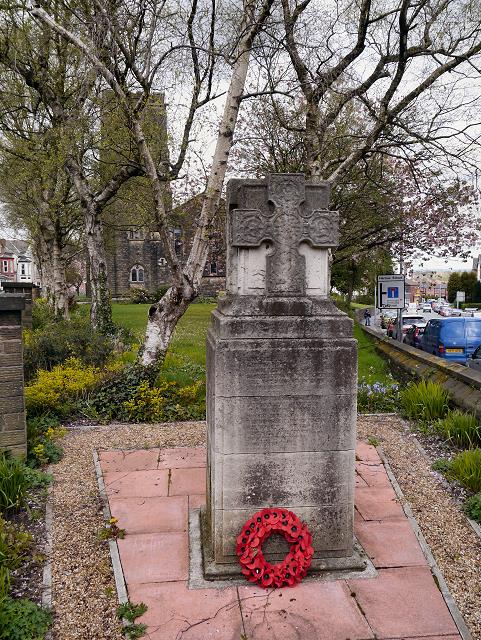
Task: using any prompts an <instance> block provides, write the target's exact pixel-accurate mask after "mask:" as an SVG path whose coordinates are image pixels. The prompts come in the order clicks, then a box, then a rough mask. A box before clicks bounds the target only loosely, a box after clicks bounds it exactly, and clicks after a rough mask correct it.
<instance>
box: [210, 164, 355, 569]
mask: <svg viewBox="0 0 481 640" xmlns="http://www.w3.org/2000/svg"><path fill="white" fill-rule="evenodd" d="M228 195H229V198H230V201H229V215H228V254H227V255H228V265H227V267H228V274H227V275H228V277H227V289H228V294H227V296H226V297H225V298H224V299H222V300H221V301H220V302H219V306H218V308H217V310H216V311H215V312H214V313H213V316H212V325H211V328H210V330H209V334H208V340H207V423H208V447H207V506H206V516H205V529H206V530H205V536H206V547H207V548H208V549H209V550H211V551H209V553H212V560H213V564H214V565H218V566H219V567H225V569H224V571H225V573H226V574H228V573H232V566H233V565H234V564H235V563H237V559H236V557H235V540H236V537H237V535H238V533H239V531H240V529H241V527H242V525H243V524H244V522H245V521H246V520H247V519H248V518H249V517H250V515H252V513H254V512H255V511H257V510H258V509H261V508H264V507H274V506H276V507H284V508H288V509H291V510H292V511H294V512H295V513H296V514H297V515H298V516H299V517H301V518H302V519H305V520H306V522H307V523H308V525H309V528H310V530H311V532H312V534H313V539H314V549H315V558H316V559H317V560H322V559H323V558H333V557H336V558H343V559H346V558H352V557H353V513H354V507H353V498H354V496H353V493H354V460H355V456H354V447H355V421H356V387H357V357H356V341H355V340H354V339H353V337H352V321H351V320H350V319H349V318H347V316H346V315H345V314H343V313H341V312H340V311H339V310H338V309H337V308H336V307H335V306H334V305H333V303H332V302H331V301H330V300H329V299H328V291H329V268H328V261H327V256H328V248H329V247H331V246H335V244H336V242H337V215H336V214H334V213H333V212H328V211H327V206H328V186H327V185H326V184H321V185H309V184H307V183H305V181H304V177H303V176H299V175H296V176H293V175H286V176H270V177H269V179H268V180H267V181H259V180H254V181H234V182H233V183H231V184H230V186H229V188H228ZM283 544H284V543H282V542H280V543H279V541H277V542H276V540H275V539H274V540H273V541H272V542H271V544H270V545H269V546H270V549H269V551H270V552H271V553H272V554H273V557H276V554H278V555H279V557H283V556H284V555H285V551H284V546H283ZM349 562H350V560H349V561H348V564H349ZM212 566H213V565H212V563H211V562H210V560H209V567H210V568H209V571H210V570H211V569H212ZM320 566H322V562H320ZM228 567H229V568H228ZM222 571H223V569H222V568H220V569H219V570H218V571H217V574H218V573H219V572H220V573H222Z"/></svg>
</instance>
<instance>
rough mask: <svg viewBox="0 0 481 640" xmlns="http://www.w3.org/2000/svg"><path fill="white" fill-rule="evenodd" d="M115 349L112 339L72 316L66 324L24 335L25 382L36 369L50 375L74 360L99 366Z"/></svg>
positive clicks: (76, 316) (43, 328)
mask: <svg viewBox="0 0 481 640" xmlns="http://www.w3.org/2000/svg"><path fill="white" fill-rule="evenodd" d="M115 347H116V341H115V339H114V337H113V336H104V335H103V334H101V333H100V332H99V331H95V330H94V329H93V328H92V326H91V324H90V319H89V318H88V317H82V315H75V316H73V317H72V318H71V319H70V320H68V321H67V320H58V321H57V322H51V323H49V324H47V325H46V326H44V327H42V328H41V329H39V330H37V331H34V332H32V333H27V334H26V340H25V348H24V371H25V379H26V380H30V379H31V378H32V377H33V376H34V375H35V373H36V371H37V370H38V369H42V370H45V371H51V370H52V369H53V368H54V367H55V366H57V365H59V364H63V363H64V362H65V361H66V360H67V359H68V358H77V359H78V360H79V361H80V362H81V363H82V364H84V365H94V366H100V365H102V364H104V363H105V362H106V361H107V359H108V358H109V356H110V355H111V354H112V352H113V351H114V349H115Z"/></svg>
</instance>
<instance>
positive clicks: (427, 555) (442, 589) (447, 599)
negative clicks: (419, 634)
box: [376, 439, 473, 640]
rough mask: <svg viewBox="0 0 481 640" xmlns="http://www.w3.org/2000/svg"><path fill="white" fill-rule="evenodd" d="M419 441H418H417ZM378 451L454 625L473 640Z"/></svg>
mask: <svg viewBox="0 0 481 640" xmlns="http://www.w3.org/2000/svg"><path fill="white" fill-rule="evenodd" d="M416 440H417V439H416ZM376 450H377V452H378V454H379V457H380V458H381V461H382V463H383V465H384V468H385V469H386V473H387V475H388V478H389V480H390V482H391V484H392V487H393V489H394V492H395V493H396V496H397V497H398V499H399V502H400V504H401V507H402V509H403V511H404V513H405V515H406V517H407V519H408V520H409V523H410V525H411V527H412V529H413V531H414V535H415V536H416V538H417V540H418V542H419V545H420V547H421V549H422V552H423V554H424V557H425V558H426V560H427V562H428V565H429V568H430V570H431V573H432V574H433V577H434V579H435V581H436V584H437V586H438V588H439V590H440V592H441V595H442V596H443V599H444V602H445V603H446V606H447V607H448V609H449V612H450V614H451V616H452V618H453V620H454V623H455V625H456V627H457V628H458V631H459V634H460V635H461V638H462V639H463V640H473V636H472V635H471V633H470V631H469V629H468V627H467V625H466V622H465V621H464V618H463V616H462V615H461V612H460V611H459V609H458V606H457V604H456V602H455V601H454V598H453V596H452V595H451V592H450V591H449V588H448V585H447V584H446V581H445V579H444V576H443V574H442V573H441V570H440V568H439V567H438V565H437V563H436V560H435V558H434V556H433V554H432V552H431V549H430V547H429V545H428V543H427V542H426V538H425V537H424V535H423V532H422V531H421V528H420V527H419V525H418V523H417V520H416V518H415V517H414V514H413V512H412V509H411V507H410V505H409V503H408V501H407V500H406V498H405V497H404V494H403V492H402V489H401V487H400V486H399V483H398V481H397V480H396V478H395V476H394V474H393V472H392V469H391V467H390V465H389V462H388V460H387V458H386V455H385V454H384V451H383V449H382V447H381V446H378V447H376Z"/></svg>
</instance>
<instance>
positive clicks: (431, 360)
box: [362, 326, 481, 418]
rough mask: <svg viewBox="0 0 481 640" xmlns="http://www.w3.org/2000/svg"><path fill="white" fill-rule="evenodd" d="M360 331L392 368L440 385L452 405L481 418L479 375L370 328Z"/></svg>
mask: <svg viewBox="0 0 481 640" xmlns="http://www.w3.org/2000/svg"><path fill="white" fill-rule="evenodd" d="M362 328H363V330H364V331H365V332H366V333H368V334H369V335H371V336H373V337H374V338H375V339H376V346H377V349H378V351H380V352H381V353H382V354H383V355H384V356H385V357H386V358H387V359H388V360H389V361H390V362H391V363H392V364H393V365H394V366H396V367H402V369H403V370H405V371H407V372H408V373H409V374H410V375H412V376H415V377H417V378H425V379H429V380H432V381H433V382H437V383H438V384H440V385H441V386H442V387H443V388H444V389H445V390H446V391H447V392H448V393H449V394H450V396H451V397H452V399H453V401H454V402H455V403H456V404H457V405H458V406H460V407H462V408H463V409H465V410H466V411H471V412H473V413H475V414H476V415H477V416H478V417H480V418H481V373H480V372H478V371H473V370H472V369H468V367H465V366H464V365H462V364H455V363H450V362H446V361H445V360H443V358H438V357H437V356H433V355H430V354H429V353H426V352H424V351H421V350H420V349H415V348H414V347H410V346H408V345H407V344H404V343H401V342H398V341H397V340H392V339H391V338H387V337H384V336H380V335H379V333H378V332H377V331H375V330H373V329H372V328H370V327H364V326H363V327H362Z"/></svg>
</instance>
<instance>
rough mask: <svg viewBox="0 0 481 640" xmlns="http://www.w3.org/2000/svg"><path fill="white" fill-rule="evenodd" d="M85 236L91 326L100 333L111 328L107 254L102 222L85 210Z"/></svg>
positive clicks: (91, 212) (109, 330)
mask: <svg viewBox="0 0 481 640" xmlns="http://www.w3.org/2000/svg"><path fill="white" fill-rule="evenodd" d="M85 238H86V247H87V255H88V261H89V271H90V287H91V295H92V306H91V307H90V319H91V322H92V326H93V327H94V328H95V329H98V330H99V331H101V332H102V333H111V332H112V330H113V322H112V305H111V301H110V289H109V286H108V281H107V255H106V252H105V244H104V238H103V233H102V223H101V221H100V219H99V216H98V215H97V214H96V212H93V211H90V210H87V209H86V210H85Z"/></svg>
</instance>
